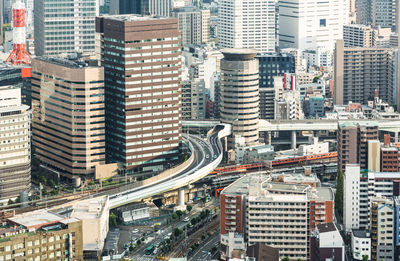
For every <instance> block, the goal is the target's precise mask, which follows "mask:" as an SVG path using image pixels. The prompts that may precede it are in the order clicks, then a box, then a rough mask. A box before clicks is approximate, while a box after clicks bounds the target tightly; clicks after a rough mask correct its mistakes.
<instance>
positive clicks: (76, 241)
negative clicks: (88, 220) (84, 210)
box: [0, 210, 84, 261]
mask: <svg viewBox="0 0 400 261" xmlns="http://www.w3.org/2000/svg"><path fill="white" fill-rule="evenodd" d="M7 224H8V225H9V228H0V237H1V240H0V260H17V259H18V260H20V259H23V260H29V261H33V260H51V261H53V260H54V261H55V260H72V261H83V260H84V258H83V248H82V246H83V244H82V242H83V241H82V221H80V220H78V219H75V218H66V217H64V216H61V215H58V214H56V213H53V212H49V211H43V210H39V211H34V212H28V213H24V214H21V215H17V216H14V217H12V218H9V219H8V220H7Z"/></svg>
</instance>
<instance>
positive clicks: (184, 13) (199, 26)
mask: <svg viewBox="0 0 400 261" xmlns="http://www.w3.org/2000/svg"><path fill="white" fill-rule="evenodd" d="M172 16H173V17H176V18H178V24H179V31H180V32H181V40H182V45H191V44H195V45H199V44H203V43H207V42H208V39H209V33H210V32H209V27H210V10H200V9H198V8H197V7H193V6H185V7H180V8H175V9H174V10H173V12H172Z"/></svg>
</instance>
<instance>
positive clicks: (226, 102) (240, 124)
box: [221, 49, 259, 148]
mask: <svg viewBox="0 0 400 261" xmlns="http://www.w3.org/2000/svg"><path fill="white" fill-rule="evenodd" d="M221 52H222V54H223V55H224V58H223V59H222V60H221V120H222V122H225V123H229V124H232V137H230V138H229V140H228V143H229V146H230V147H232V148H233V147H234V144H233V143H234V139H235V136H237V135H240V136H241V137H243V138H244V139H245V143H246V145H254V144H257V143H258V138H259V134H258V121H259V92H258V84H259V83H258V60H257V59H256V58H255V56H256V54H257V51H256V50H251V49H223V50H221Z"/></svg>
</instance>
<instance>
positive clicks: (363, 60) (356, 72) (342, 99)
mask: <svg viewBox="0 0 400 261" xmlns="http://www.w3.org/2000/svg"><path fill="white" fill-rule="evenodd" d="M394 55H395V53H394V49H392V48H375V47H372V48H367V47H363V48H345V47H344V41H343V40H338V41H336V45H335V59H334V60H335V66H334V79H333V83H334V87H333V102H334V104H348V103H349V102H350V101H351V102H353V103H360V104H363V105H366V104H368V101H370V100H373V97H374V96H375V90H378V95H379V97H380V98H381V99H382V100H383V101H385V102H388V103H392V102H393V91H394V89H393V88H394V85H393V83H394V74H395V72H394V67H395V66H394V58H395V56H394Z"/></svg>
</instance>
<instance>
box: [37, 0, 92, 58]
mask: <svg viewBox="0 0 400 261" xmlns="http://www.w3.org/2000/svg"><path fill="white" fill-rule="evenodd" d="M98 15H99V2H98V1H97V0H85V1H81V0H58V1H57V2H54V1H52V0H35V1H34V26H35V28H34V37H35V55H36V56H42V55H54V56H56V55H60V54H64V53H75V52H80V53H94V52H95V45H96V44H95V31H96V30H95V17H96V16H98Z"/></svg>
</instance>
